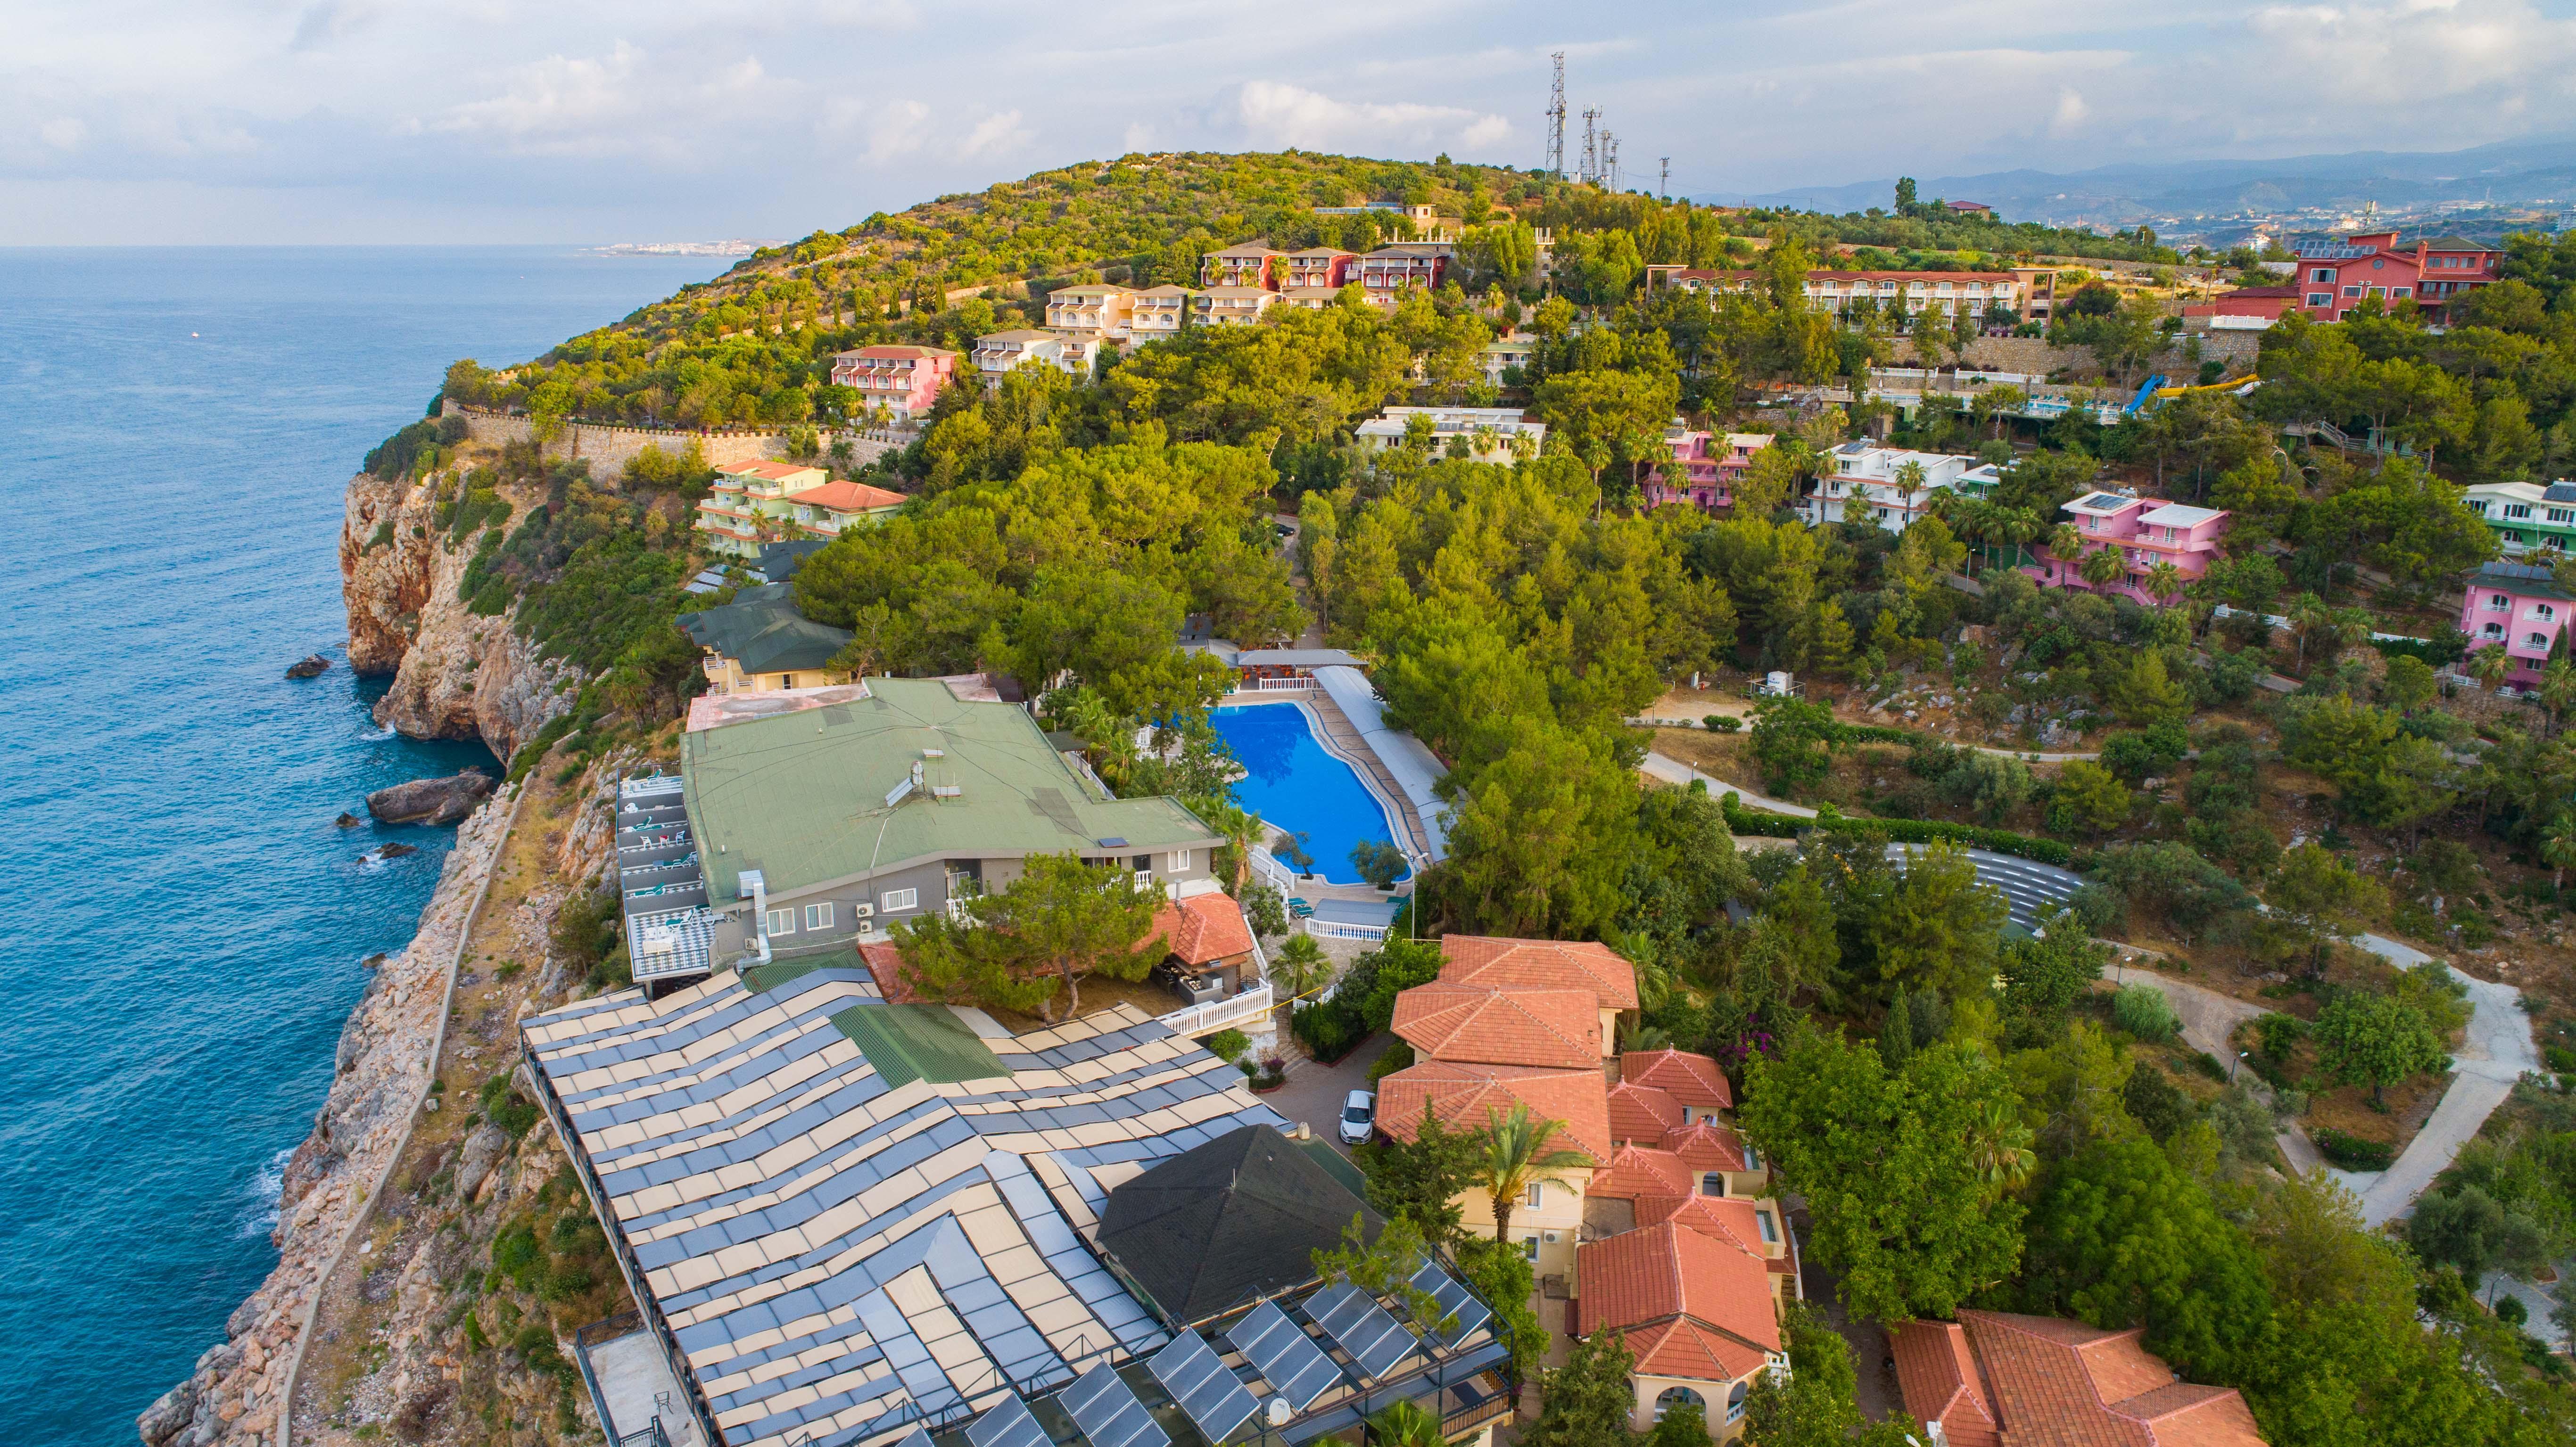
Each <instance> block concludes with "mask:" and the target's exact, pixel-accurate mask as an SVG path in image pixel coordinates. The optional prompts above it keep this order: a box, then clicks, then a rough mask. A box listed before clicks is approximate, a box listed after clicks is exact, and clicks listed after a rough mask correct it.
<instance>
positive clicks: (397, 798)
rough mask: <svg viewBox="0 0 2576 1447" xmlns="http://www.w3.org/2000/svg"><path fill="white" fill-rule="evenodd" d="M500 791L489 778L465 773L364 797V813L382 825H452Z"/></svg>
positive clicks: (484, 775)
mask: <svg viewBox="0 0 2576 1447" xmlns="http://www.w3.org/2000/svg"><path fill="white" fill-rule="evenodd" d="M497 787H499V781H498V780H496V779H494V778H493V777H492V776H491V775H490V774H482V773H477V772H475V771H474V770H472V769H465V770H462V771H460V772H458V773H454V774H450V775H448V776H447V777H446V778H444V779H414V780H412V781H411V782H410V783H408V784H396V785H394V786H393V787H392V788H390V789H378V790H377V791H376V792H374V793H372V794H369V795H368V796H367V812H368V813H370V814H372V815H374V816H375V817H376V820H377V822H379V823H383V824H453V823H455V822H457V821H458V820H460V819H462V818H464V817H465V816H466V815H468V814H471V813H473V812H474V806H475V805H477V804H480V803H482V802H483V801H484V799H485V798H487V797H489V796H490V795H491V793H492V791H493V790H494V789H495V788H497Z"/></svg>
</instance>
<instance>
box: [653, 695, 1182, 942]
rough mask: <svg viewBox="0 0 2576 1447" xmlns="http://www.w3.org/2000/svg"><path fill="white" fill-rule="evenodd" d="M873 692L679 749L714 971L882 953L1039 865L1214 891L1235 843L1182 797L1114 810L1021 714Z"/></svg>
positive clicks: (1006, 707) (692, 738)
mask: <svg viewBox="0 0 2576 1447" xmlns="http://www.w3.org/2000/svg"><path fill="white" fill-rule="evenodd" d="M862 687H863V688H864V690H865V693H864V695H863V696H861V697H859V698H856V699H852V700H849V701H847V702H841V703H834V704H830V705H827V706H825V707H822V708H812V709H805V710H801V711H799V712H794V713H786V714H780V715H778V716H775V717H771V718H761V719H750V720H746V721H743V722H738V723H729V724H725V725H724V726H722V727H720V728H710V729H702V730H698V731H695V732H691V733H686V734H683V735H682V736H681V740H680V760H681V770H682V776H683V780H684V785H683V793H684V798H685V804H686V808H687V834H688V838H689V845H688V847H689V848H690V849H691V851H692V853H693V854H694V856H695V860H696V863H697V866H698V868H699V870H700V872H701V873H702V874H703V877H704V880H705V905H704V909H705V911H706V912H707V913H708V914H709V915H711V916H712V920H711V923H712V932H711V938H710V940H709V946H710V948H709V949H708V950H707V955H708V961H707V964H706V965H704V966H701V967H700V968H702V969H703V968H708V967H712V968H723V967H724V966H726V965H728V964H732V963H734V962H737V961H740V960H744V959H746V958H748V959H752V960H757V959H759V958H761V956H762V954H763V953H764V952H766V953H767V954H768V955H769V957H770V958H772V959H777V960H786V959H793V958H795V957H797V956H800V955H806V954H812V953H815V952H818V951H822V950H827V949H837V948H844V947H847V946H849V945H852V944H864V943H867V942H870V941H874V940H883V939H884V938H885V934H886V930H887V929H888V927H889V926H891V925H893V924H894V923H895V922H896V921H899V920H904V919H911V918H917V917H919V916H921V915H923V914H926V913H929V912H931V911H933V910H939V909H944V908H950V907H952V906H954V905H956V904H958V903H960V902H962V901H963V900H966V899H969V898H972V897H973V896H975V895H977V894H980V893H982V892H984V891H986V890H999V889H1004V888H1007V887H1008V886H1009V885H1010V883H1011V882H1012V881H1013V880H1015V879H1017V878H1019V876H1020V874H1021V872H1022V870H1023V868H1024V867H1025V866H1024V865H1023V862H1022V861H1024V860H1026V859H1027V858H1028V857H1029V856H1030V855H1032V854H1066V853H1071V854H1076V855H1079V856H1081V857H1082V858H1083V859H1085V860H1087V861H1089V862H1092V863H1095V864H1099V865H1104V866H1114V867H1117V868H1121V869H1130V870H1133V871H1135V872H1136V873H1137V874H1139V875H1144V876H1150V877H1151V878H1152V879H1153V880H1154V881H1156V882H1158V883H1161V884H1163V885H1165V887H1167V888H1168V889H1170V890H1171V892H1172V893H1173V894H1174V895H1176V896H1177V895H1179V894H1182V893H1185V892H1196V891H1197V890H1200V889H1205V888H1207V887H1208V881H1209V880H1210V879H1211V878H1212V876H1211V866H1212V865H1213V863H1214V860H1213V859H1212V857H1211V855H1212V853H1213V851H1214V850H1215V849H1216V847H1217V846H1218V845H1219V844H1221V843H1223V842H1224V841H1223V839H1222V837H1221V836H1219V835H1218V834H1217V833H1216V832H1215V831H1214V830H1212V829H1210V828H1209V827H1208V826H1207V824H1206V823H1205V822H1203V821H1202V820H1200V819H1199V817H1198V816H1197V815H1195V814H1192V813H1191V812H1190V811H1189V810H1188V809H1186V808H1184V807H1182V806H1181V805H1180V804H1179V803H1178V802H1176V801H1174V800H1171V799H1118V798H1113V797H1111V796H1110V794H1109V792H1108V791H1107V790H1106V789H1103V788H1102V787H1101V786H1100V784H1099V783H1098V782H1097V781H1096V780H1095V779H1093V778H1092V777H1091V775H1090V774H1089V773H1088V772H1087V771H1086V770H1083V769H1081V768H1078V767H1076V765H1075V764H1074V763H1073V761H1072V760H1070V759H1069V758H1068V757H1067V756H1066V755H1064V754H1062V753H1059V752H1057V749H1056V745H1055V744H1053V743H1051V742H1049V741H1048V739H1047V736H1046V734H1045V733H1044V732H1043V731H1041V730H1040V729H1039V728H1038V726H1037V722H1036V720H1034V719H1032V718H1030V717H1029V715H1028V713H1027V711H1026V710H1024V709H1023V708H1021V707H1020V706H1018V705H1016V704H1009V703H997V702H979V701H970V700H967V699H963V698H960V697H959V696H958V694H957V691H956V690H955V689H953V688H952V687H951V686H950V685H949V684H948V683H947V682H945V681H943V680H940V679H916V678H871V679H868V680H866V681H865V682H864V684H863V685H862ZM674 847H676V846H674ZM1193 884H1194V885H1195V888H1193V889H1190V890H1184V889H1183V888H1182V886H1185V885H1193ZM641 958H642V957H641V956H640V955H639V961H640V959H641ZM645 973H646V972H645V971H644V970H643V969H641V968H639V970H638V978H639V979H640V978H643V977H644V975H645Z"/></svg>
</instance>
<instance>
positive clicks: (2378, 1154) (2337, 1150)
mask: <svg viewBox="0 0 2576 1447" xmlns="http://www.w3.org/2000/svg"><path fill="white" fill-rule="evenodd" d="M2314 1138H2315V1140H2316V1145H2317V1154H2319V1155H2321V1156H2324V1157H2325V1158H2326V1161H2327V1163H2328V1164H2330V1165H2333V1166H2335V1167H2337V1168H2338V1169H2341V1170H2347V1171H2384V1170H2387V1169H2388V1164H2389V1161H2390V1159H2391V1158H2392V1157H2393V1156H2394V1155H2395V1152H2393V1151H2391V1150H2390V1149H2389V1148H2388V1147H2387V1146H2385V1145H2382V1144H2380V1143H2379V1142H2378V1141H2366V1140H2363V1139H2361V1138H2360V1137H2358V1136H2352V1135H2346V1134H2344V1133H2343V1132H2342V1131H2339V1130H2336V1129H2335V1128H2334V1127H2332V1126H2327V1127H2325V1128H2324V1129H2322V1130H2319V1131H2317V1132H2315V1137H2314Z"/></svg>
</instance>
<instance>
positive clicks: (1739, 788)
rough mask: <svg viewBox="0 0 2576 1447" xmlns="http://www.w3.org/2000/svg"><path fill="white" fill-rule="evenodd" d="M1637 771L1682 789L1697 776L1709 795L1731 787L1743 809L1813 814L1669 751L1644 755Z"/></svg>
mask: <svg viewBox="0 0 2576 1447" xmlns="http://www.w3.org/2000/svg"><path fill="white" fill-rule="evenodd" d="M1637 771H1638V772H1639V773H1641V774H1646V775H1650V776H1652V777H1654V778H1657V779H1661V780H1663V781H1664V782H1665V783H1667V784H1679V785H1682V786H1683V787H1684V788H1688V787H1689V786H1690V782H1691V780H1693V779H1697V780H1699V781H1700V782H1701V783H1704V784H1706V785H1708V792H1709V793H1710V795H1711V796H1713V797H1719V798H1722V797H1724V796H1725V795H1726V793H1727V792H1728V791H1729V790H1732V791H1734V793H1735V794H1736V795H1737V796H1738V797H1739V799H1740V801H1741V802H1742V803H1743V805H1744V807H1745V808H1747V809H1768V810H1770V811H1771V812H1772V813H1774V814H1795V815H1797V816H1798V817H1799V818H1801V819H1813V818H1815V817H1816V811H1815V810H1813V809H1810V808H1808V807H1807V806H1806V805H1804V804H1792V803H1790V802H1788V801H1787V800H1785V799H1766V798H1764V797H1763V796H1762V795H1760V794H1757V793H1755V792H1753V791H1752V790H1751V789H1748V788H1746V787H1744V786H1743V785H1742V784H1730V783H1728V782H1726V781H1725V780H1724V779H1721V778H1718V777H1717V776H1716V775H1714V774H1703V773H1701V772H1700V771H1699V770H1697V769H1694V768H1692V767H1691V766H1690V765H1688V764H1685V763H1683V762H1682V761H1681V760H1679V759H1676V758H1674V757H1672V756H1671V755H1669V754H1658V753H1653V752H1649V753H1648V754H1647V755H1646V761H1645V762H1644V763H1642V764H1639V765H1638V766H1637Z"/></svg>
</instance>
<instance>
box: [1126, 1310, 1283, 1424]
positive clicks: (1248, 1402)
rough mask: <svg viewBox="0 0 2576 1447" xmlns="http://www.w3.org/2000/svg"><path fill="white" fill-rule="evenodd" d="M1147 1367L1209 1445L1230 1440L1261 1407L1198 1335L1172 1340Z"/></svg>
mask: <svg viewBox="0 0 2576 1447" xmlns="http://www.w3.org/2000/svg"><path fill="white" fill-rule="evenodd" d="M1146 1365H1147V1366H1149V1367H1151V1368H1153V1371H1154V1380H1155V1381H1158V1382H1161V1383H1162V1384H1163V1390H1164V1391H1167V1392H1169V1393H1171V1394H1172V1400H1173V1401H1175V1402H1178V1403H1180V1404H1181V1410H1182V1411H1184V1412H1187V1413H1188V1414H1189V1417H1190V1422H1191V1424H1192V1425H1194V1426H1196V1427H1197V1428H1198V1429H1199V1435H1200V1436H1202V1437H1205V1438H1207V1439H1208V1441H1210V1442H1212V1443H1221V1442H1223V1441H1225V1439H1226V1438H1227V1437H1229V1436H1232V1435H1233V1433H1234V1429H1235V1428H1237V1427H1240V1426H1242V1425H1243V1419H1244V1418H1246V1417H1249V1416H1251V1415H1252V1414H1253V1412H1254V1411H1256V1410H1257V1409H1258V1408H1259V1406H1260V1404H1259V1403H1257V1402H1255V1401H1253V1400H1252V1394H1251V1393H1250V1392H1247V1391H1245V1390H1244V1389H1243V1383H1241V1382H1239V1381H1236V1380H1235V1378H1234V1373H1233V1372H1230V1371H1228V1370H1226V1365H1225V1363H1223V1362H1221V1361H1219V1360H1217V1355H1216V1353H1215V1352H1213V1351H1210V1350H1209V1349H1208V1344H1207V1342H1206V1341H1205V1340H1204V1339H1203V1338H1201V1337H1200V1336H1199V1334H1198V1333H1197V1332H1194V1331H1185V1332H1182V1333H1181V1334H1180V1335H1179V1336H1176V1337H1174V1338H1172V1344H1171V1345H1170V1346H1167V1347H1165V1348H1163V1349H1162V1350H1161V1351H1158V1352H1156V1353H1154V1355H1153V1357H1152V1358H1151V1359H1150V1360H1148V1361H1147V1363H1146Z"/></svg>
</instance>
